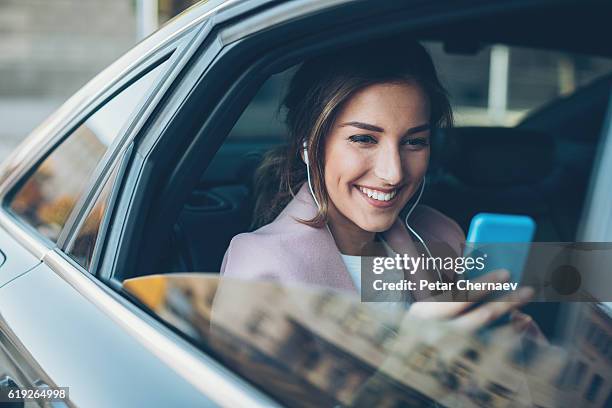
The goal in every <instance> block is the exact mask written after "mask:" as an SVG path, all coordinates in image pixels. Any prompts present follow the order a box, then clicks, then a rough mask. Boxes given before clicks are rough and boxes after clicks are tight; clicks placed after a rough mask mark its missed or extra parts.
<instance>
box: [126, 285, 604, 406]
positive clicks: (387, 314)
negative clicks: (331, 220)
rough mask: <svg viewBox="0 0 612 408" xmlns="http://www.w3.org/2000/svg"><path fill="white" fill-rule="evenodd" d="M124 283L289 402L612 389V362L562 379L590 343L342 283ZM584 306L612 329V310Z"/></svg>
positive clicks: (404, 401)
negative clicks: (554, 338)
mask: <svg viewBox="0 0 612 408" xmlns="http://www.w3.org/2000/svg"><path fill="white" fill-rule="evenodd" d="M124 288H125V289H126V290H127V291H128V292H130V293H131V294H133V295H134V296H136V297H137V298H138V299H140V300H141V301H142V302H143V303H144V304H146V305H147V306H148V307H150V308H151V309H152V310H153V311H154V312H155V313H156V314H157V315H158V316H159V317H160V318H161V319H163V320H165V321H166V322H167V323H168V324H170V325H172V326H174V327H176V328H177V329H178V330H180V331H181V332H182V333H183V334H184V335H185V336H187V337H188V338H190V339H191V340H192V341H193V342H194V343H195V344H197V345H199V346H201V347H203V348H204V350H205V351H206V352H209V353H211V354H213V355H214V356H216V357H217V358H218V359H219V360H221V361H222V362H223V363H225V364H226V365H227V366H228V367H229V368H231V369H232V370H234V371H236V372H238V373H239V374H241V375H243V376H244V377H245V378H247V379H248V380H250V381H251V382H252V383H254V384H255V385H257V386H259V387H260V388H261V389H263V390H264V391H265V392H267V393H269V394H270V395H272V396H274V397H275V398H277V399H278V400H279V401H281V402H282V403H285V404H287V405H289V406H316V407H321V406H388V407H396V406H410V407H419V406H431V404H432V403H433V401H435V402H436V403H438V404H439V405H441V406H465V407H482V406H512V407H531V406H542V407H557V406H565V405H564V404H565V403H568V402H572V401H573V402H576V403H579V402H580V401H584V399H585V398H587V399H590V400H591V401H593V402H594V403H595V404H594V405H593V406H602V405H601V403H602V402H603V399H604V398H606V397H607V395H608V392H609V390H610V389H611V388H612V372H611V369H612V362H610V361H607V360H605V361H601V360H600V361H598V362H597V363H596V364H590V366H591V368H589V369H596V370H597V372H598V373H599V374H598V376H599V377H595V378H596V379H595V380H594V382H593V381H590V382H583V384H581V385H580V386H579V387H576V388H572V387H568V386H567V384H566V383H564V381H559V379H560V378H562V377H567V376H568V374H567V373H564V370H567V367H568V363H569V366H570V367H573V366H574V364H571V362H572V359H574V358H576V357H578V358H582V359H583V361H584V358H585V355H586V354H588V353H589V352H590V350H589V349H587V348H585V347H584V346H585V343H584V342H578V343H576V344H574V345H571V346H567V347H565V348H561V347H558V346H553V345H550V344H548V343H545V342H542V341H541V340H537V339H536V338H531V337H526V334H525V333H523V334H519V333H517V332H515V331H514V329H513V328H512V327H510V326H506V327H501V328H496V329H495V330H489V331H486V332H479V333H476V334H474V335H470V334H468V333H465V332H458V331H456V330H454V329H452V327H450V326H449V325H448V324H445V323H442V322H434V321H416V320H413V319H412V318H409V317H407V316H406V315H405V309H403V308H397V309H392V308H388V307H379V306H380V305H376V304H366V303H360V301H359V298H358V297H353V296H349V295H346V294H343V293H340V292H333V291H330V290H316V289H314V288H300V287H280V286H278V285H277V284H275V283H273V282H245V281H242V282H241V281H233V280H223V281H221V280H220V279H219V278H218V277H217V276H216V275H205V274H169V275H158V276H148V277H140V278H135V279H129V280H127V281H126V282H124ZM585 310H586V311H585V319H588V320H589V321H591V322H592V323H593V324H597V325H598V326H599V327H600V329H601V330H606V331H608V332H610V331H611V330H612V319H610V317H609V316H608V317H605V316H603V315H602V314H601V313H600V312H599V311H598V310H597V309H596V307H594V306H591V305H586V304H585ZM535 342H538V343H537V344H535ZM534 350H535V351H534ZM517 356H522V357H521V358H517ZM525 356H527V357H528V358H527V357H525ZM571 374H572V373H570V377H571ZM570 381H571V380H570ZM604 390H605V391H604ZM600 399H601V401H600ZM568 406H569V405H568ZM577 406H579V405H577Z"/></svg>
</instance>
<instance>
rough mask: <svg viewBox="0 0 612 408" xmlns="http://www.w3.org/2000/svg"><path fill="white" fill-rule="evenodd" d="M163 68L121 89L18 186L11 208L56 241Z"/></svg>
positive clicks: (152, 71)
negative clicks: (110, 148)
mask: <svg viewBox="0 0 612 408" xmlns="http://www.w3.org/2000/svg"><path fill="white" fill-rule="evenodd" d="M165 65H166V63H163V64H160V65H159V66H157V67H156V68H155V69H153V70H151V71H149V72H148V73H147V74H146V75H144V76H142V77H141V78H140V79H138V80H137V81H136V82H134V83H133V84H131V85H130V86H128V87H127V88H126V89H124V90H123V91H121V92H120V93H119V94H118V95H116V96H115V97H113V98H112V99H111V100H110V101H108V102H107V103H106V104H105V105H103V106H102V107H101V108H100V109H98V110H97V111H96V112H95V113H94V114H93V115H92V116H90V117H89V118H88V119H87V120H86V121H85V122H84V123H83V124H81V125H80V126H79V127H78V128H77V129H76V130H75V131H74V132H73V133H72V134H71V135H69V136H68V138H67V139H66V140H65V141H64V142H63V143H62V144H61V145H59V147H57V148H56V149H55V150H54V151H53V152H52V153H51V154H50V155H49V156H48V157H47V158H46V159H45V160H44V161H43V162H42V163H41V164H40V165H39V166H38V168H37V169H36V171H35V172H34V173H33V174H32V175H31V176H29V178H28V179H27V181H26V182H25V183H24V184H23V185H22V186H21V187H20V189H19V190H18V192H17V193H16V195H15V196H14V198H13V199H12V201H11V203H10V208H11V210H13V211H14V212H15V213H17V214H18V215H19V216H21V217H22V218H24V219H25V220H26V221H27V222H28V223H29V224H31V225H32V226H34V227H35V228H36V229H37V230H38V231H40V232H41V233H42V234H43V235H44V236H46V237H47V238H49V239H51V240H52V241H56V240H57V238H58V236H59V233H60V231H61V229H62V227H63V226H64V224H65V223H66V220H67V219H68V216H69V215H70V212H71V211H72V209H73V208H74V206H75V204H76V202H77V201H78V199H79V198H80V196H81V195H82V193H83V192H84V191H83V190H84V188H85V187H86V185H87V181H88V180H89V179H90V177H91V175H92V174H93V171H94V169H95V168H96V166H97V164H98V163H99V161H100V160H101V159H102V157H103V156H104V154H105V152H106V151H107V149H108V148H109V146H110V145H111V144H112V143H113V141H114V140H115V139H116V138H117V136H119V135H120V134H121V129H122V128H124V126H125V124H126V123H127V121H128V119H129V118H130V116H131V115H132V114H133V113H134V111H135V109H136V107H137V106H138V103H139V102H140V101H141V99H142V98H143V96H144V95H145V93H146V92H147V90H148V89H150V88H151V87H152V85H153V84H154V83H155V80H156V79H157V77H158V76H159V74H160V73H161V72H162V70H163V67H164V66H165Z"/></svg>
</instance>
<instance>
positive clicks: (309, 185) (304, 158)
mask: <svg viewBox="0 0 612 408" xmlns="http://www.w3.org/2000/svg"><path fill="white" fill-rule="evenodd" d="M302 146H303V147H304V157H303V158H302V160H304V163H306V178H307V179H308V188H309V189H310V194H311V195H312V198H313V199H314V202H315V204H316V205H317V208H318V209H319V210H320V209H321V205H320V204H319V201H317V197H316V196H315V193H314V190H313V189H312V182H311V181H310V164H309V163H308V143H306V141H305V140H304V142H303V143H302Z"/></svg>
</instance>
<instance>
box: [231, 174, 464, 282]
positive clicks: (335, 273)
mask: <svg viewBox="0 0 612 408" xmlns="http://www.w3.org/2000/svg"><path fill="white" fill-rule="evenodd" d="M316 213H317V207H316V204H315V203H314V200H313V199H312V196H311V195H310V191H309V190H308V186H307V185H306V184H304V185H303V186H302V188H301V189H300V190H299V192H298V193H297V194H296V196H295V198H294V199H293V200H291V202H290V203H289V204H288V205H287V207H286V208H285V209H284V210H283V211H282V212H281V213H280V214H279V216H278V217H277V218H276V219H275V220H274V221H273V222H271V223H270V224H268V225H265V226H263V227H261V228H259V229H258V230H256V231H253V232H248V233H243V234H238V235H236V236H235V237H234V238H233V239H232V241H231V243H230V245H229V247H228V249H227V251H226V252H225V256H224V257H223V264H222V265H221V274H222V275H223V276H225V277H229V278H238V279H274V280H277V281H280V282H282V283H287V284H306V285H315V286H323V287H331V288H335V289H340V290H350V291H355V290H356V289H355V285H354V284H353V281H352V279H351V277H350V275H349V273H348V271H347V269H346V267H345V265H344V262H343V261H342V258H341V256H340V251H339V250H338V247H337V246H336V243H335V241H334V238H333V236H332V235H331V233H330V232H329V230H328V229H327V228H313V227H310V226H307V225H304V224H302V223H300V222H298V221H296V218H297V219H311V218H312V217H314V216H315V215H316ZM409 223H410V226H411V227H412V228H413V229H414V230H415V231H417V233H418V234H419V235H420V236H421V237H422V238H423V239H424V240H425V242H426V243H427V244H428V245H430V244H431V243H434V242H439V243H445V244H447V247H449V249H451V250H452V252H454V253H453V254H452V255H454V256H459V255H460V254H461V251H462V248H461V246H462V244H463V243H464V242H465V235H464V233H463V231H462V230H461V227H459V225H457V223H456V222H455V221H453V220H451V219H450V218H448V217H447V216H445V215H443V214H442V213H440V212H438V211H436V210H434V209H433V208H430V207H427V206H424V205H419V206H417V207H416V208H415V209H414V211H413V213H412V215H411V216H410V219H409ZM383 237H384V239H385V241H386V242H387V244H388V245H389V246H390V247H391V248H392V249H393V250H394V251H395V252H396V253H399V254H404V253H408V254H411V255H413V256H415V255H416V254H418V251H417V248H416V246H415V244H414V242H413V239H412V236H411V234H410V233H409V232H408V230H407V229H406V227H405V225H404V223H403V221H402V220H400V219H397V220H396V221H395V223H394V224H393V226H392V227H391V228H390V229H389V230H388V231H386V232H384V233H383ZM436 247H437V246H436ZM432 251H433V249H432ZM447 255H448V254H447Z"/></svg>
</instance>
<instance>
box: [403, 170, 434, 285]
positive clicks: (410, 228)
mask: <svg viewBox="0 0 612 408" xmlns="http://www.w3.org/2000/svg"><path fill="white" fill-rule="evenodd" d="M424 190H425V176H423V181H422V182H421V188H420V190H419V195H418V196H417V199H416V200H415V201H414V204H412V207H410V209H409V210H408V212H407V213H406V217H405V218H404V224H406V228H408V231H410V232H412V234H413V235H414V236H415V237H416V238H417V239H418V240H419V242H420V243H421V245H423V248H425V252H427V256H429V257H430V258H433V256H432V255H431V251H430V250H429V247H428V246H427V244H426V243H425V240H424V239H423V238H421V236H420V235H419V234H417V232H416V231H415V230H414V229H413V228H412V227H411V226H410V225H409V224H408V218H409V217H410V214H412V211H414V209H415V207H416V206H417V204H418V203H419V201H420V200H421V196H422V195H423V191H424ZM433 264H434V268H435V269H436V272H437V273H438V279H439V280H440V282H443V279H442V274H441V273H440V270H439V269H438V267H437V266H436V263H435V262H434V263H433Z"/></svg>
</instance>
